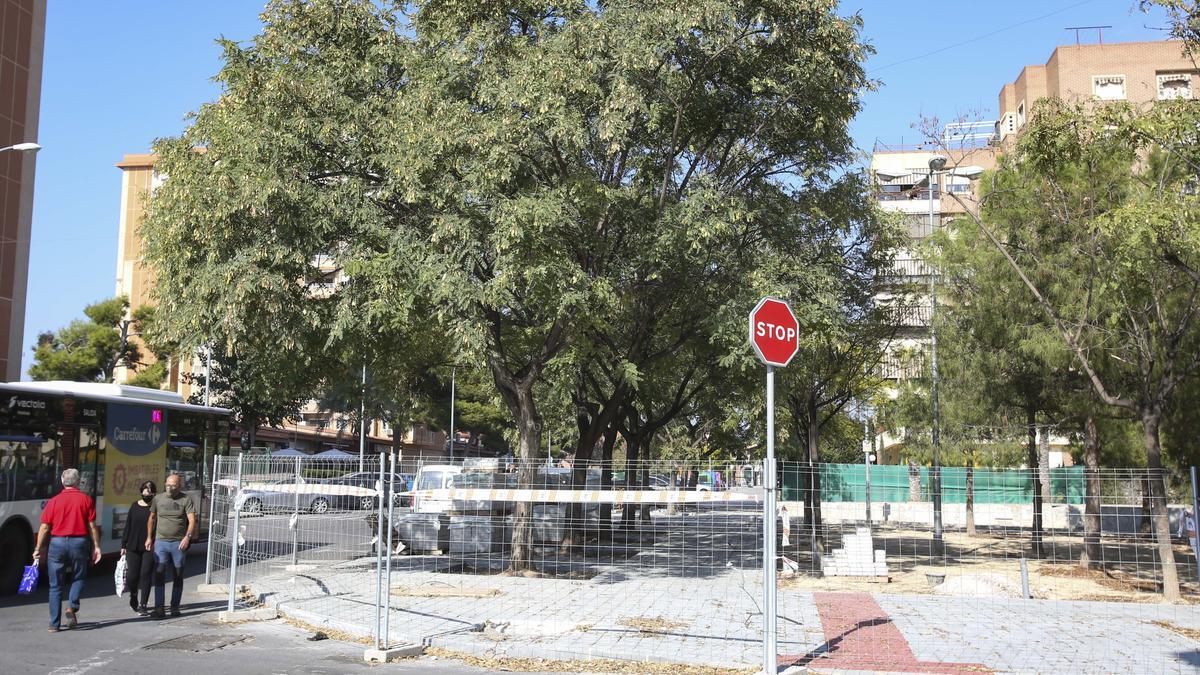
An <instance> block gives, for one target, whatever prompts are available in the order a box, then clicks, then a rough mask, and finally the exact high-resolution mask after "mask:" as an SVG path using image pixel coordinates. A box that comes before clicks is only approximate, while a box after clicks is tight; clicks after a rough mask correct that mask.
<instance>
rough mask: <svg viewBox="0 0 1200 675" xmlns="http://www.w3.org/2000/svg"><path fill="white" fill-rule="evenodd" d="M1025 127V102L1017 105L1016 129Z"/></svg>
mask: <svg viewBox="0 0 1200 675" xmlns="http://www.w3.org/2000/svg"><path fill="white" fill-rule="evenodd" d="M1023 126H1025V101H1021V102H1020V103H1018V104H1017V128H1018V129H1020V128H1021V127H1023Z"/></svg>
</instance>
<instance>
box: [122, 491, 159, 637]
mask: <svg viewBox="0 0 1200 675" xmlns="http://www.w3.org/2000/svg"><path fill="white" fill-rule="evenodd" d="M156 492H158V486H156V485H155V484H154V481H152V480H148V481H146V482H144V483H142V489H141V493H142V498H141V499H139V500H137V501H136V502H134V503H133V504H132V505H130V507H129V515H128V516H127V517H126V519H125V537H124V538H122V539H121V555H123V556H125V588H127V589H129V606H130V607H131V608H132V609H133V611H135V612H138V613H139V614H149V610H147V609H146V601H147V600H149V599H150V581H151V580H152V579H153V577H154V551H147V550H146V521H147V520H148V519H149V518H150V502H151V501H153V500H154V494H155V493H156Z"/></svg>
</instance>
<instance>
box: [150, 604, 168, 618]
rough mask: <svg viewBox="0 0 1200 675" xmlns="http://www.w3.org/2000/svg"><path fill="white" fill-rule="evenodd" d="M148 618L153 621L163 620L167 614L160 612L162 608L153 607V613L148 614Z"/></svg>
mask: <svg viewBox="0 0 1200 675" xmlns="http://www.w3.org/2000/svg"><path fill="white" fill-rule="evenodd" d="M150 616H151V618H154V619H165V618H167V613H166V612H164V611H163V610H162V607H155V608H154V611H153V612H150Z"/></svg>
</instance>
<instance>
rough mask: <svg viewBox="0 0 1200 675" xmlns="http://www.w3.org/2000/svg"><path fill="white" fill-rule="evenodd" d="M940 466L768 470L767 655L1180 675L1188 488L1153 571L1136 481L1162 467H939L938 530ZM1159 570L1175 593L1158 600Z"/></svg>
mask: <svg viewBox="0 0 1200 675" xmlns="http://www.w3.org/2000/svg"><path fill="white" fill-rule="evenodd" d="M937 473H939V472H935V471H933V470H932V469H931V468H929V467H924V468H922V470H921V472H920V477H919V478H917V477H916V475H915V474H916V472H910V471H909V467H907V466H870V467H869V481H868V479H867V467H866V466H863V465H858V466H848V465H820V466H818V467H815V468H814V467H813V466H812V465H809V464H808V463H784V464H783V465H782V466H781V467H780V474H781V475H782V479H781V481H782V482H783V490H782V492H783V495H784V496H783V500H782V501H781V503H780V507H779V508H780V513H781V516H782V517H783V518H785V519H786V525H785V526H784V531H785V539H786V541H785V543H784V547H783V549H781V559H780V563H779V565H778V573H779V581H778V600H777V602H778V608H779V609H778V615H779V617H778V624H779V632H778V639H779V643H780V665H781V666H787V665H799V666H805V667H809V668H814V669H826V668H828V669H838V670H847V671H875V670H884V671H903V672H963V673H966V672H978V671H979V670H988V669H999V670H1015V671H1021V672H1023V671H1038V672H1194V668H1195V667H1197V665H1198V664H1200V653H1197V651H1196V649H1195V643H1194V642H1191V643H1189V639H1190V638H1188V637H1187V636H1188V635H1189V634H1190V635H1196V634H1197V633H1196V632H1194V631H1196V629H1200V608H1197V607H1196V606H1194V605H1193V604H1192V603H1193V602H1194V601H1195V599H1197V598H1198V597H1200V584H1198V583H1197V572H1196V570H1197V567H1196V554H1195V550H1194V548H1193V546H1192V544H1191V543H1190V542H1189V540H1188V537H1187V531H1186V528H1185V523H1186V512H1187V511H1190V510H1191V503H1190V493H1189V494H1181V493H1179V492H1175V493H1174V496H1175V497H1176V498H1182V499H1180V501H1170V503H1167V504H1164V505H1163V506H1164V508H1165V510H1166V512H1167V522H1168V524H1169V532H1168V533H1167V538H1168V541H1167V542H1166V551H1167V555H1168V556H1170V557H1171V559H1169V560H1168V561H1167V562H1166V564H1164V562H1163V559H1164V556H1163V554H1162V552H1163V550H1164V548H1163V546H1162V541H1161V540H1160V539H1158V538H1157V537H1156V535H1155V529H1154V527H1153V520H1154V519H1153V518H1150V519H1143V517H1142V516H1143V508H1144V505H1143V500H1142V492H1141V490H1145V489H1147V487H1146V486H1148V485H1149V484H1150V482H1151V481H1154V480H1158V481H1160V482H1162V481H1164V480H1165V479H1166V478H1167V476H1166V474H1164V473H1161V472H1160V473H1155V472H1150V471H1148V470H1145V469H1137V470H1133V469H1101V470H1099V471H1097V472H1095V473H1094V474H1092V475H1091V476H1089V475H1088V473H1087V471H1086V469H1085V468H1084V467H1072V468H1069V469H1066V470H1052V471H1050V476H1051V484H1050V485H1047V486H1044V485H1042V483H1041V479H1042V476H1043V475H1044V474H1041V473H1039V472H1037V471H1036V470H1035V471H1029V470H1017V469H1006V470H1003V471H991V470H983V469H972V470H969V469H966V468H963V467H954V468H942V469H941V470H940V474H941V476H942V495H941V496H942V500H941V504H942V507H941V522H942V532H941V533H940V536H938V535H937V534H936V529H935V517H934V516H935V506H934V504H935V502H934V495H935V494H936V491H937V483H936V480H934V477H935V476H936V475H937ZM909 476H913V480H912V482H911V484H909V482H908V479H909ZM814 477H816V478H819V481H814V480H813V479H814ZM826 481H829V482H830V483H832V484H829V483H827V482H826ZM902 481H903V482H902ZM1165 482H1167V483H1171V482H1172V481H1170V480H1166V481H1165ZM1175 482H1176V483H1177V482H1178V481H1175ZM951 485H953V486H954V490H953V491H951V490H950V489H949V488H950V486H951ZM1130 485H1134V486H1141V487H1140V488H1139V490H1138V491H1134V492H1130V491H1129V490H1128V486H1130ZM1035 490H1036V492H1037V493H1038V494H1039V496H1041V497H1042V498H1043V500H1042V501H1043V503H1042V504H1040V523H1038V524H1036V525H1035V521H1034V515H1035V511H1034V504H1033V501H1034V494H1035ZM816 494H819V495H820V496H821V498H820V500H815V501H814V500H812V499H811V498H812V496H813V495H816ZM952 495H953V496H954V497H955V498H953V499H952V498H951V497H952ZM968 496H969V497H970V506H969V507H968ZM1018 496H1021V498H1020V499H1018V498H1017V497H1018ZM818 504H819V507H820V508H819V509H818V508H817V505H818ZM868 509H869V511H868ZM1085 560H1086V562H1084V561H1085ZM1174 580H1178V581H1177V583H1178V587H1179V591H1180V593H1181V596H1182V599H1180V600H1175V601H1170V602H1165V601H1166V600H1168V599H1169V596H1170V589H1169V588H1168V587H1170V586H1173V585H1174V583H1175V581H1174ZM1189 631H1191V632H1189ZM1066 634H1069V635H1070V636H1071V637H1070V638H1069V639H1068V638H1066V637H1064V636H1065V635H1066ZM1031 635H1041V636H1044V637H1045V639H1043V640H1037V639H1030V636H1031ZM785 645H788V646H790V647H791V649H790V650H789V649H788V647H785Z"/></svg>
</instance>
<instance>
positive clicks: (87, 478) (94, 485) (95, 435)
mask: <svg viewBox="0 0 1200 675" xmlns="http://www.w3.org/2000/svg"><path fill="white" fill-rule="evenodd" d="M78 431H79V435H78V436H77V437H76V440H75V447H76V448H77V452H78V453H79V490H80V491H81V492H83V493H85V494H89V495H91V496H92V498H93V499H95V498H96V497H100V496H102V495H103V494H104V453H103V452H102V451H101V449H100V430H99V429H97V428H95V427H80V428H79V430H78Z"/></svg>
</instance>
